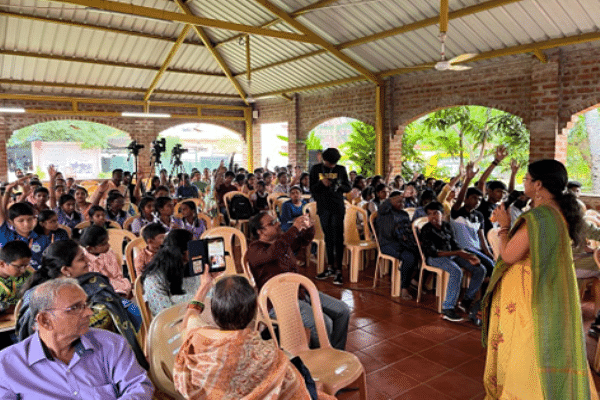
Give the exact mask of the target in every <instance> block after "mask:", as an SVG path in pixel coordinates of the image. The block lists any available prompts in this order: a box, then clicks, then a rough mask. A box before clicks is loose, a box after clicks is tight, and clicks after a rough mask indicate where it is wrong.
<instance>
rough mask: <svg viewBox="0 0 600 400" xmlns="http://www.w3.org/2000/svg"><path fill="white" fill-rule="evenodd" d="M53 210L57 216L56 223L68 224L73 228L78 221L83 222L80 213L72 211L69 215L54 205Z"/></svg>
mask: <svg viewBox="0 0 600 400" xmlns="http://www.w3.org/2000/svg"><path fill="white" fill-rule="evenodd" d="M54 212H55V213H56V216H57V217H58V223H59V224H61V225H65V226H68V227H69V228H71V229H73V228H75V226H77V224H79V223H80V222H83V218H82V217H81V214H79V213H78V212H77V211H73V214H71V215H70V216H69V215H67V213H66V212H64V211H63V209H62V208H60V207H56V208H55V209H54Z"/></svg>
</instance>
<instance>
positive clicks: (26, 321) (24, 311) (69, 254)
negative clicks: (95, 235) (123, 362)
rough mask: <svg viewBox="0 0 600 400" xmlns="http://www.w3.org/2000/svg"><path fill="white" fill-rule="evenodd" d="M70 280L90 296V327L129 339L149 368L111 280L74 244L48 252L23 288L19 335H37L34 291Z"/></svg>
mask: <svg viewBox="0 0 600 400" xmlns="http://www.w3.org/2000/svg"><path fill="white" fill-rule="evenodd" d="M62 277H70V278H74V279H76V280H77V282H78V283H79V285H80V286H81V287H82V288H83V290H84V291H85V292H86V294H87V295H88V301H90V303H91V305H92V310H93V315H92V317H91V318H90V326H92V327H95V328H103V329H109V330H115V331H118V332H119V333H120V334H121V335H123V336H124V337H125V339H127V341H128V342H129V344H130V345H131V348H132V349H133V351H134V352H135V354H136V358H137V360H138V362H139V363H140V365H141V366H143V367H144V368H146V369H147V368H148V363H147V361H146V358H145V356H144V353H143V351H142V349H141V347H140V345H139V343H138V341H137V338H136V332H135V329H134V325H133V323H132V321H131V319H130V316H129V315H128V314H127V311H126V310H125V309H124V308H123V305H122V304H121V297H120V296H119V295H118V294H117V293H115V290H114V289H113V287H112V286H111V285H110V282H109V280H108V278H107V277H105V276H104V275H102V274H99V273H97V272H89V267H88V264H87V261H86V259H85V255H84V252H83V248H82V247H81V246H79V244H77V242H75V241H73V240H61V241H59V242H54V243H52V244H51V245H50V246H48V248H47V249H46V250H45V251H44V255H43V257H42V264H41V266H40V268H39V269H38V270H37V271H35V273H34V274H33V275H32V276H31V278H30V279H29V280H28V281H27V282H26V284H25V286H24V287H23V293H24V294H23V303H22V305H21V309H20V311H19V318H18V320H17V325H16V327H15V333H16V334H17V338H18V339H19V340H24V339H25V338H27V337H28V336H30V335H32V334H33V332H34V324H35V319H34V316H33V315H32V314H31V310H30V307H29V300H30V297H31V293H32V292H33V289H34V288H35V287H37V286H38V285H40V284H42V283H44V282H47V281H49V280H51V279H56V278H62Z"/></svg>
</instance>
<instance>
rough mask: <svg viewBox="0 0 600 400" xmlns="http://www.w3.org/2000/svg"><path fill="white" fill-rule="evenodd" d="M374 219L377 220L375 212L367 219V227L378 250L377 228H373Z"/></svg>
mask: <svg viewBox="0 0 600 400" xmlns="http://www.w3.org/2000/svg"><path fill="white" fill-rule="evenodd" d="M375 218H377V211H375V212H374V213H373V214H371V216H370V217H369V227H370V228H371V232H373V239H375V243H377V248H378V249H379V248H380V247H379V239H377V230H376V229H377V228H376V227H375Z"/></svg>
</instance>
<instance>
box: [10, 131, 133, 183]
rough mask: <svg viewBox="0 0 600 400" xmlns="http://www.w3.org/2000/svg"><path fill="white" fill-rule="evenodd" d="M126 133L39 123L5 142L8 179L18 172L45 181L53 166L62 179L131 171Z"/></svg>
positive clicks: (100, 176)
mask: <svg viewBox="0 0 600 400" xmlns="http://www.w3.org/2000/svg"><path fill="white" fill-rule="evenodd" d="M130 142H131V137H130V136H129V134H128V133H126V132H124V131H121V130H119V129H116V128H113V127H111V126H108V125H104V124H99V123H96V122H90V121H84V120H58V121H48V122H41V123H38V124H34V125H29V126H26V127H24V128H21V129H19V130H16V131H14V132H13V134H12V135H11V137H10V139H9V140H8V142H7V159H8V160H7V161H8V177H9V180H10V179H14V177H15V171H16V170H17V169H20V170H22V171H23V172H32V173H34V174H37V175H38V176H39V177H40V179H46V178H47V168H48V167H49V166H50V165H55V166H56V167H57V168H58V170H59V171H61V172H62V173H63V174H64V175H65V177H74V178H76V179H96V178H107V177H110V173H111V171H112V170H113V169H116V168H122V169H124V170H129V171H132V170H133V169H134V160H133V157H129V156H128V152H127V145H128V144H129V143H130Z"/></svg>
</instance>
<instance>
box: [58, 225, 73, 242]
mask: <svg viewBox="0 0 600 400" xmlns="http://www.w3.org/2000/svg"><path fill="white" fill-rule="evenodd" d="M58 227H59V228H60V229H64V230H65V231H67V235H69V239H70V238H71V237H72V236H73V232H72V231H71V228H69V227H68V226H66V225H60V224H59V225H58Z"/></svg>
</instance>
